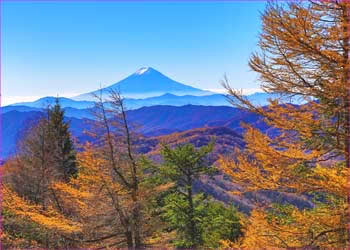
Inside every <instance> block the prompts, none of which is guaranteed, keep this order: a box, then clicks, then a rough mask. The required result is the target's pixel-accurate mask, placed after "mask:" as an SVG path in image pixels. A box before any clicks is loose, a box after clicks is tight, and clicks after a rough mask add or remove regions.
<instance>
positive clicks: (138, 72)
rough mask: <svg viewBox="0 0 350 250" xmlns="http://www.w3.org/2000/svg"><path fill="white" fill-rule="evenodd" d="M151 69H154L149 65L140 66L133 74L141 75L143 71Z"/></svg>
mask: <svg viewBox="0 0 350 250" xmlns="http://www.w3.org/2000/svg"><path fill="white" fill-rule="evenodd" d="M152 70H154V69H153V68H151V67H142V68H140V69H139V70H138V71H136V72H135V74H136V75H142V74H145V73H147V72H149V71H152Z"/></svg>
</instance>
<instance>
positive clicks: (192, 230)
mask: <svg viewBox="0 0 350 250" xmlns="http://www.w3.org/2000/svg"><path fill="white" fill-rule="evenodd" d="M188 182H189V183H188V186H187V199H188V203H189V207H190V211H189V221H190V233H191V238H192V243H193V244H194V245H193V247H196V246H197V239H196V238H197V237H196V224H195V221H194V206H193V193H192V180H191V177H188Z"/></svg>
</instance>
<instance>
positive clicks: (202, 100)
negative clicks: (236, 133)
mask: <svg viewBox="0 0 350 250" xmlns="http://www.w3.org/2000/svg"><path fill="white" fill-rule="evenodd" d="M246 97H247V99H248V100H250V101H251V102H252V103H253V104H255V105H261V106H265V105H267V104H268V99H270V98H272V99H273V98H276V97H277V95H274V94H268V93H255V94H251V95H247V96H246ZM58 100H59V103H60V105H61V107H63V108H68V107H69V108H75V109H88V108H92V107H93V106H94V102H93V101H76V100H73V99H69V98H65V97H58ZM55 102H56V97H44V98H40V99H38V100H36V101H34V102H21V103H15V104H11V105H8V106H5V107H3V108H2V112H7V111H9V110H18V111H32V110H37V109H45V108H47V107H48V106H50V105H54V104H55ZM124 103H125V106H126V107H127V109H138V108H141V107H150V106H154V105H171V106H183V105H204V106H232V104H231V103H229V102H228V100H227V97H226V96H225V95H223V94H212V95H205V96H193V95H183V96H177V95H174V94H169V93H166V94H163V95H161V96H156V97H149V98H144V99H133V98H125V101H124ZM31 108H35V109H31Z"/></svg>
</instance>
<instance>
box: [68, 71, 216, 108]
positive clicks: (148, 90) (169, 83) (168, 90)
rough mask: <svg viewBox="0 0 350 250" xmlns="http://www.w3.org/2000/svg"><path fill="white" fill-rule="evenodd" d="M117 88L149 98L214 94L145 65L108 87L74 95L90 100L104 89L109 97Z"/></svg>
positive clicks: (129, 93) (126, 94)
mask: <svg viewBox="0 0 350 250" xmlns="http://www.w3.org/2000/svg"><path fill="white" fill-rule="evenodd" d="M112 89H113V90H116V91H119V92H120V93H121V95H122V96H123V97H125V98H149V97H156V96H161V95H164V94H173V95H177V96H184V95H193V96H205V95H212V94H214V93H213V92H210V91H205V90H201V89H198V88H194V87H191V86H188V85H185V84H182V83H179V82H176V81H174V80H172V79H170V78H169V77H167V76H165V75H163V74H162V73H160V72H159V71H157V70H155V69H154V68H151V67H143V68H140V69H139V70H137V71H136V72H135V73H134V74H132V75H130V76H128V77H127V78H125V79H123V80H121V81H119V82H117V83H115V84H112V85H110V86H108V87H105V88H102V89H99V90H96V91H92V92H89V93H85V94H81V95H78V96H76V97H73V98H72V99H74V100H78V101H81V100H84V101H90V100H93V99H94V98H93V97H92V96H93V94H97V95H99V94H100V93H101V91H102V95H103V97H107V96H108V94H109V91H110V90H112Z"/></svg>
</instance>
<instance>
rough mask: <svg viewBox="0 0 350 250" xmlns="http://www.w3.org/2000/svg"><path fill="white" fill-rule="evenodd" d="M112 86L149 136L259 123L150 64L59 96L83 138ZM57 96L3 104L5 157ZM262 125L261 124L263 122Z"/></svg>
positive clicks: (264, 98)
mask: <svg viewBox="0 0 350 250" xmlns="http://www.w3.org/2000/svg"><path fill="white" fill-rule="evenodd" d="M111 90H115V91H118V92H120V93H121V95H122V96H123V97H124V98H125V99H124V100H125V106H126V107H127V109H128V110H129V112H128V117H129V119H130V121H132V122H136V123H138V124H140V125H142V129H141V130H140V131H139V132H140V133H142V134H144V135H145V136H158V135H166V134H171V133H174V132H179V131H186V130H189V129H196V128H201V127H204V126H207V127H215V126H223V127H228V128H231V129H234V130H237V131H239V130H240V122H241V121H244V120H246V122H249V123H251V122H256V121H257V118H256V116H255V115H253V114H247V113H246V112H243V111H241V110H238V109H235V108H233V107H232V106H231V104H230V103H229V102H228V100H227V97H226V96H225V95H222V94H217V93H213V92H210V91H207V90H202V89H198V88H194V87H191V86H189V85H186V84H183V83H179V82H177V81H174V80H172V79H170V78H169V77H167V76H165V75H164V74H162V73H160V72H159V71H157V70H155V69H153V68H151V67H143V68H141V69H139V70H137V71H136V72H135V73H133V74H131V75H130V76H128V77H126V78H125V79H123V80H121V81H119V82H117V83H115V84H112V85H110V86H108V87H105V88H102V89H98V90H95V91H91V92H88V93H83V94H80V95H78V96H75V97H73V98H65V97H60V98H58V100H59V103H60V105H61V106H62V107H63V108H64V109H65V115H66V118H67V119H68V120H70V122H71V131H72V133H73V135H74V136H76V137H83V135H82V134H81V131H83V130H84V127H86V126H87V125H86V124H85V120H86V119H93V116H92V114H91V109H92V108H93V106H94V100H95V98H94V95H99V96H100V95H102V96H103V98H104V99H105V100H106V102H107V105H108V95H109V93H110V91H111ZM271 97H274V96H273V95H271V94H267V93H255V94H252V95H249V96H247V98H248V99H249V100H250V101H251V102H253V103H255V104H259V105H266V104H267V102H268V99H269V98H271ZM56 99H57V98H55V97H44V98H40V99H38V100H36V101H33V102H21V103H15V104H11V105H8V106H5V107H2V108H1V112H2V119H3V136H2V150H1V158H2V159H4V158H5V159H6V158H7V157H9V156H10V155H12V154H13V153H14V152H15V149H16V141H18V139H19V138H20V137H21V135H22V134H23V130H24V128H25V127H28V126H29V125H28V124H32V123H31V122H30V120H35V119H37V116H39V115H40V114H41V113H42V112H43V109H45V108H47V107H48V106H50V105H53V104H54V103H55V102H56ZM260 125H261V124H260Z"/></svg>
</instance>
